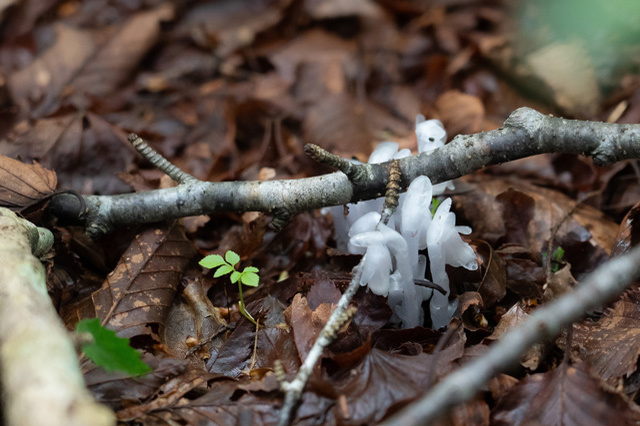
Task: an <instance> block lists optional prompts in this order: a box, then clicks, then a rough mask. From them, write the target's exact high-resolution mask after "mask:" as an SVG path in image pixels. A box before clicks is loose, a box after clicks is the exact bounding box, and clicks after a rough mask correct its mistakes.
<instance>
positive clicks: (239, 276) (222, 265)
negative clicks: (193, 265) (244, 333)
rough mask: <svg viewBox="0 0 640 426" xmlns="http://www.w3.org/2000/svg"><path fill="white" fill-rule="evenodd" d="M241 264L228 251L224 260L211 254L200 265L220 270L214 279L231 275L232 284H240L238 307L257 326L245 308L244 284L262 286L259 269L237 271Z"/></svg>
mask: <svg viewBox="0 0 640 426" xmlns="http://www.w3.org/2000/svg"><path fill="white" fill-rule="evenodd" d="M239 262H240V256H238V254H237V253H236V252H234V251H231V250H227V252H226V253H225V255H224V258H223V257H222V256H220V255H219V254H210V255H209V256H206V257H205V258H204V259H202V260H201V261H200V262H199V263H200V266H204V267H205V268H209V269H213V268H218V269H217V270H216V272H214V274H213V277H214V278H218V277H221V276H223V275H227V274H231V276H230V277H229V278H230V280H231V282H232V283H234V284H235V283H236V282H237V283H238V294H239V297H240V300H239V302H238V306H239V307H240V313H241V314H242V315H244V317H245V318H246V319H248V320H249V321H251V322H252V323H254V324H256V320H255V319H253V317H252V316H251V314H250V313H249V312H247V310H246V309H245V306H244V298H243V297H242V284H244V285H248V286H249V287H258V284H260V277H259V276H258V268H256V267H254V266H247V267H246V268H244V269H243V270H242V272H240V271H238V270H237V269H236V265H237V264H238V263H239Z"/></svg>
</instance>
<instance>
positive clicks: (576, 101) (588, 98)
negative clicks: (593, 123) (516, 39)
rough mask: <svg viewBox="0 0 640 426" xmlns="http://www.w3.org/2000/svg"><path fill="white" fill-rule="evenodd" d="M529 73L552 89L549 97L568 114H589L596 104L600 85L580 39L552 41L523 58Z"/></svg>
mask: <svg viewBox="0 0 640 426" xmlns="http://www.w3.org/2000/svg"><path fill="white" fill-rule="evenodd" d="M526 61H527V65H528V66H529V67H530V69H531V71H532V73H533V74H534V75H535V76H536V77H538V78H540V79H541V80H542V81H543V82H544V84H546V85H547V86H548V87H549V88H550V89H551V90H552V92H553V100H554V101H555V103H556V104H557V105H558V106H559V107H561V108H562V109H563V110H565V111H567V112H568V113H570V114H572V115H579V114H583V115H592V114H594V113H595V112H596V111H597V110H598V105H599V104H600V88H599V86H598V81H597V79H596V73H595V69H594V65H593V61H592V60H591V57H590V56H589V54H588V53H587V49H586V47H585V46H584V45H583V44H582V42H580V41H577V40H574V41H571V42H569V43H561V42H555V43H552V44H549V45H548V46H544V47H542V48H541V49H539V50H536V51H534V52H532V53H531V54H530V55H528V56H527V58H526Z"/></svg>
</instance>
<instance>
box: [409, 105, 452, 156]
mask: <svg viewBox="0 0 640 426" xmlns="http://www.w3.org/2000/svg"><path fill="white" fill-rule="evenodd" d="M416 138H417V139H418V153H420V154H422V153H423V152H428V151H433V150H434V149H437V148H440V147H441V146H444V143H445V141H446V140H447V132H446V130H444V126H443V125H442V122H441V121H440V120H426V119H425V118H424V115H422V114H418V115H417V116H416Z"/></svg>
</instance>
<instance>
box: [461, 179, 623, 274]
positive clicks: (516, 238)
mask: <svg viewBox="0 0 640 426" xmlns="http://www.w3.org/2000/svg"><path fill="white" fill-rule="evenodd" d="M464 181H465V184H464V186H461V188H463V187H464V188H465V190H468V192H466V193H465V194H464V195H462V196H456V197H454V201H455V203H456V208H457V212H460V215H461V216H462V217H464V218H466V219H467V220H468V221H469V222H470V225H471V228H472V229H473V236H474V237H475V238H479V239H483V240H485V241H489V242H490V243H492V244H493V243H496V242H499V243H508V242H516V243H518V242H519V243H520V244H521V245H523V246H524V247H528V248H530V250H531V251H532V252H534V253H539V254H542V253H543V252H545V251H546V249H547V244H548V240H549V238H550V236H551V229H552V228H553V227H554V226H555V225H556V224H558V223H559V222H560V221H561V220H563V219H564V218H565V217H566V214H567V213H568V212H570V211H571V210H572V209H573V208H574V206H575V203H576V202H575V201H573V200H571V199H570V198H569V197H567V196H566V195H564V194H562V193H560V192H558V191H554V190H552V189H548V188H541V187H538V186H535V185H531V184H529V183H527V182H525V181H522V180H519V179H504V178H499V179H496V178H487V177H483V176H479V175H476V176H472V177H465V178H464ZM472 182H473V183H472ZM467 184H468V186H467ZM514 191H515V192H519V193H522V194H524V196H525V197H521V196H517V197H516V196H514ZM501 194H503V195H501ZM500 197H502V198H503V200H504V203H502V204H500V203H496V199H499V198H500ZM527 198H531V199H532V200H533V205H532V206H530V205H529V204H530V203H529V204H527V203H525V202H518V204H513V202H515V201H518V200H520V201H522V200H525V199H527ZM505 203H507V204H509V203H510V204H509V206H507V207H508V208H507V209H506V211H505ZM530 209H532V210H530ZM521 213H527V214H528V215H530V214H532V216H531V217H530V220H528V221H523V220H522V218H519V217H514V216H519V215H520V214H521ZM505 216H506V217H505ZM505 224H507V225H508V226H507V225H505ZM617 229H618V226H617V225H616V224H615V223H614V222H613V221H611V220H610V219H609V218H608V217H607V216H605V215H604V214H603V213H602V212H600V211H599V210H596V209H594V208H593V207H590V206H587V205H579V206H577V207H576V208H575V210H574V211H573V214H572V215H571V216H570V217H569V218H567V220H566V221H565V222H564V223H563V225H562V226H561V227H560V229H559V230H558V232H557V233H556V235H555V242H556V244H555V245H559V246H562V247H563V249H564V250H565V259H566V261H567V262H569V263H571V266H572V271H573V272H574V273H575V276H576V277H577V278H579V277H580V276H581V274H584V273H585V272H589V271H591V270H593V269H595V268H596V267H597V266H598V265H599V264H600V263H602V262H603V261H605V260H606V259H608V257H609V256H608V254H609V252H610V250H611V247H612V245H613V242H614V236H615V233H616V230H617ZM522 240H524V244H523V241H522Z"/></svg>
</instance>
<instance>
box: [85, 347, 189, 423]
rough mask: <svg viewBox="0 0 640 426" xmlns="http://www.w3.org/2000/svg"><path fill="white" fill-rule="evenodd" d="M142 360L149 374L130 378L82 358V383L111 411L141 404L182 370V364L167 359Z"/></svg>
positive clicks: (148, 357)
mask: <svg viewBox="0 0 640 426" xmlns="http://www.w3.org/2000/svg"><path fill="white" fill-rule="evenodd" d="M142 360H143V361H144V362H145V363H146V364H147V365H149V366H150V367H151V368H152V370H153V371H152V372H151V373H149V374H147V375H145V376H143V377H136V378H132V377H131V376H129V375H127V374H125V373H120V372H109V373H108V372H106V371H105V370H104V369H103V368H100V367H96V366H95V364H93V362H91V361H90V360H89V359H88V358H85V359H84V361H83V362H82V373H83V374H84V380H85V383H86V385H87V387H88V388H89V390H91V392H92V394H93V396H94V397H95V398H96V399H97V400H98V401H99V402H101V403H103V404H107V405H108V406H109V407H111V408H112V409H114V410H120V409H122V408H123V406H124V403H126V401H142V400H145V399H146V398H148V397H150V396H151V395H153V394H154V393H155V392H157V390H158V388H160V386H162V384H163V383H165V382H166V381H167V380H168V379H169V378H172V377H176V376H178V375H179V374H180V373H182V372H183V371H185V367H186V364H185V363H184V361H181V360H176V359H173V358H169V357H166V356H165V357H160V356H153V355H151V354H148V353H146V354H143V355H142Z"/></svg>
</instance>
